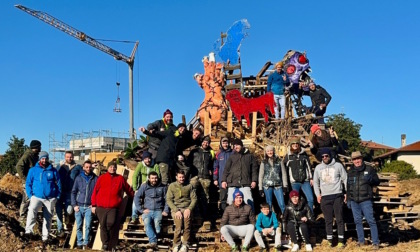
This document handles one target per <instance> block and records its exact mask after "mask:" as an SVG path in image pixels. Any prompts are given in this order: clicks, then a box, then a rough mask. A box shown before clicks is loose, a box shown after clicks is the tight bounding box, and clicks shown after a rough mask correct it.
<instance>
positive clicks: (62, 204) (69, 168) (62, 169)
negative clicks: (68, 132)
mask: <svg viewBox="0 0 420 252" xmlns="http://www.w3.org/2000/svg"><path fill="white" fill-rule="evenodd" d="M81 172H83V169H82V166H81V165H78V164H76V162H75V161H74V154H73V152H72V151H66V152H65V154H64V163H63V164H62V165H60V166H59V168H58V174H59V175H60V180H61V196H60V199H59V200H57V204H56V205H55V213H56V216H57V233H56V235H57V236H58V237H59V238H63V237H64V226H63V216H65V217H66V218H67V220H69V216H70V215H72V214H73V207H72V206H71V190H72V188H73V184H74V180H75V179H76V177H77V176H79V174H80V173H81ZM63 212H64V215H63Z"/></svg>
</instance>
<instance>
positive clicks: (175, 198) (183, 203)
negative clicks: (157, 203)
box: [166, 181, 197, 213]
mask: <svg viewBox="0 0 420 252" xmlns="http://www.w3.org/2000/svg"><path fill="white" fill-rule="evenodd" d="M166 203H167V204H168V206H169V207H170V208H171V212H172V213H176V212H177V211H178V210H179V209H186V208H188V209H190V210H191V211H192V210H193V209H194V207H195V205H196V204H197V195H196V193H195V190H194V188H193V186H192V185H191V184H184V185H181V184H180V183H178V182H177V181H175V182H173V183H171V184H170V185H169V187H168V192H167V193H166Z"/></svg>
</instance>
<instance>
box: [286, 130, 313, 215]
mask: <svg viewBox="0 0 420 252" xmlns="http://www.w3.org/2000/svg"><path fill="white" fill-rule="evenodd" d="M284 165H285V166H286V170H287V173H288V177H289V181H290V184H291V186H292V190H295V191H297V192H299V191H300V190H301V189H302V191H303V193H304V194H305V197H306V200H307V202H308V205H309V208H310V209H311V211H312V213H313V208H314V196H313V194H314V193H313V190H312V186H313V182H314V181H313V179H312V168H311V162H310V160H309V157H308V155H307V154H306V151H305V149H304V148H302V147H301V145H300V139H299V138H298V137H293V138H291V141H290V146H289V148H288V151H287V155H285V157H284Z"/></svg>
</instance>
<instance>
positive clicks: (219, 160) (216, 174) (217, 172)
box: [213, 140, 232, 186]
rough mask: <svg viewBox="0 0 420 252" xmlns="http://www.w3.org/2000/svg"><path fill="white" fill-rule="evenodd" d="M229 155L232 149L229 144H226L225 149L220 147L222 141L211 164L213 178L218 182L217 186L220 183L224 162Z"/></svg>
mask: <svg viewBox="0 0 420 252" xmlns="http://www.w3.org/2000/svg"><path fill="white" fill-rule="evenodd" d="M220 141H222V140H220ZM230 155H232V149H231V148H230V146H228V148H227V149H226V150H225V149H223V147H222V143H220V146H219V151H218V152H217V153H216V159H215V161H214V165H213V180H217V181H218V182H219V186H220V185H221V184H222V176H223V172H224V171H225V166H226V162H227V160H228V159H229V157H230Z"/></svg>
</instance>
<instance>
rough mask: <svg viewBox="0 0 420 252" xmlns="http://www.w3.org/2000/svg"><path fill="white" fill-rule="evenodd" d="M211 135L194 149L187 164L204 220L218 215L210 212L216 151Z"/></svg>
mask: <svg viewBox="0 0 420 252" xmlns="http://www.w3.org/2000/svg"><path fill="white" fill-rule="evenodd" d="M210 142H211V140H210V137H209V136H205V137H204V138H203V142H201V146H200V147H198V148H195V149H193V150H192V151H191V152H190V154H189V155H188V158H187V164H188V166H189V167H190V168H191V184H192V185H193V187H194V188H195V190H196V193H197V198H198V203H199V206H200V213H201V217H202V218H203V220H205V221H208V220H212V223H213V220H215V219H216V218H213V217H216V216H211V215H210V214H209V213H208V208H209V206H208V204H209V199H210V185H211V182H212V181H211V180H212V175H213V163H214V157H215V154H214V151H213V149H212V148H211V147H210ZM213 224H215V223H213Z"/></svg>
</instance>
